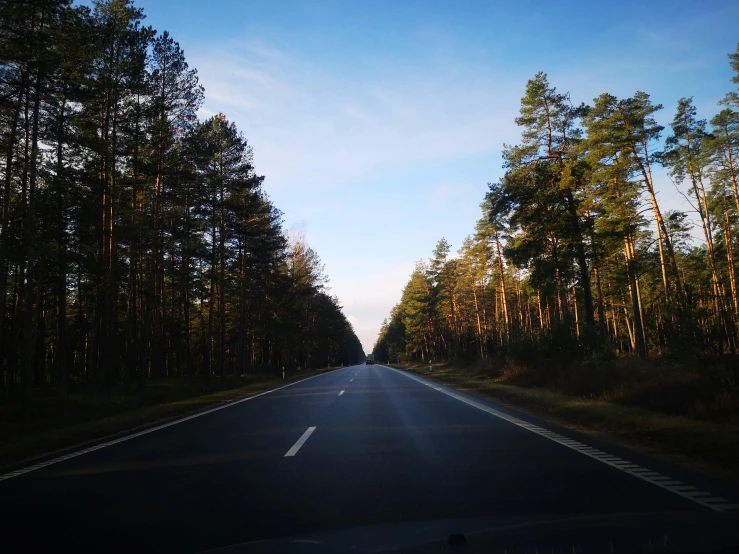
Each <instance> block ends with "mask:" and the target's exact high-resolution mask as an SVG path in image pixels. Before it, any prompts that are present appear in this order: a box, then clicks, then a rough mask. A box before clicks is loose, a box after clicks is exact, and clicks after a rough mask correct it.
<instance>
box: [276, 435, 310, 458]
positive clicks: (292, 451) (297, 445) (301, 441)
mask: <svg viewBox="0 0 739 554" xmlns="http://www.w3.org/2000/svg"><path fill="white" fill-rule="evenodd" d="M315 430H316V428H315V427H308V428H307V429H306V430H305V433H303V434H302V435H301V437H300V438H299V439H298V442H296V443H295V444H293V445H292V447H291V448H290V450H288V451H287V453H286V454H285V456H283V457H284V458H291V457H292V456H295V454H297V453H298V450H300V447H301V446H303V445H304V444H305V441H307V440H308V437H310V436H311V434H313V431H315Z"/></svg>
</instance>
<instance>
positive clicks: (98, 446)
mask: <svg viewBox="0 0 739 554" xmlns="http://www.w3.org/2000/svg"><path fill="white" fill-rule="evenodd" d="M323 375H328V374H323ZM323 375H313V376H312V377H306V378H305V379H300V380H299V381H293V382H292V383H288V384H287V385H282V386H281V387H277V388H274V389H270V390H266V391H264V392H260V393H258V394H253V395H252V396H248V397H246V398H242V399H240V400H234V401H231V402H228V403H227V404H223V405H221V406H217V407H215V408H211V409H210V410H205V411H203V412H198V413H197V414H193V415H190V416H187V417H183V418H180V419H177V420H175V421H170V422H169V423H164V424H162V425H157V426H156V427H151V428H149V429H145V430H144V431H139V432H138V433H133V434H131V435H126V436H125V437H121V438H119V439H114V440H109V441H107V442H103V443H100V444H96V445H95V446H91V447H89V448H85V449H83V450H76V451H74V452H70V453H69V454H64V455H63V456H59V457H57V458H52V459H51V460H46V461H44V462H40V463H37V464H33V465H30V466H26V467H23V468H20V469H17V470H15V471H10V472H8V473H4V474H2V475H0V481H5V480H6V479H12V478H13V477H18V476H20V475H24V474H26V473H30V472H31V471H36V470H37V469H41V468H44V467H47V466H50V465H54V464H58V463H59V462H63V461H65V460H69V459H71V458H76V457H77V456H82V455H83V454H88V453H89V452H95V451H96V450H100V449H102V448H107V447H108V446H113V445H114V444H118V443H120V442H125V441H127V440H131V439H135V438H136V437H141V436H143V435H148V434H149V433H153V432H155V431H159V430H160V429H166V428H167V427H172V426H173V425H177V424H178V423H182V422H184V421H189V420H191V419H195V418H197V417H202V416H204V415H208V414H212V413H213V412H217V411H218V410H223V409H225V408H230V407H231V406H236V404H241V403H242V402H248V401H249V400H253V399H255V398H259V397H260V396H264V395H265V394H270V393H273V392H276V391H278V390H282V389H284V388H287V387H292V386H293V385H297V384H298V383H303V382H305V381H308V380H310V379H315V378H316V377H323Z"/></svg>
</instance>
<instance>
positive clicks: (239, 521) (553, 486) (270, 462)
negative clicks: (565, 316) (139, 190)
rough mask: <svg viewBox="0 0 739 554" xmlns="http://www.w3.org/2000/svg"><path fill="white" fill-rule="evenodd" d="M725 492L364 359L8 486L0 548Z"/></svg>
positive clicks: (719, 499)
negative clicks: (360, 363) (368, 363)
mask: <svg viewBox="0 0 739 554" xmlns="http://www.w3.org/2000/svg"><path fill="white" fill-rule="evenodd" d="M52 462H53V460H52ZM720 495H723V496H720ZM728 496H729V495H728V494H726V492H725V491H717V490H716V486H715V484H713V483H708V482H705V481H700V478H699V477H697V476H693V475H688V476H685V475H684V474H680V472H679V470H677V469H675V468H670V467H665V466H664V464H659V463H657V462H655V461H653V460H649V459H646V458H644V457H642V456H639V455H637V454H634V453H630V452H624V451H621V450H618V449H616V448H615V447H612V446H609V445H607V444H606V445H604V444H596V443H595V442H594V440H593V439H592V438H587V437H586V438H583V437H582V436H580V435H576V434H574V433H573V432H569V431H566V430H562V429H559V428H555V427H553V426H552V425H548V424H544V423H541V422H536V421H535V420H533V419H531V418H529V417H526V416H523V415H521V414H516V413H514V412H512V411H510V410H506V409H504V408H501V407H499V406H495V405H493V404H491V403H488V402H485V401H481V400H475V399H472V397H468V396H466V395H464V394H461V393H455V392H453V391H451V390H450V389H447V388H445V387H442V386H439V385H437V384H435V383H431V382H428V381H425V380H423V379H421V378H418V377H415V376H411V375H409V374H406V373H404V372H400V371H397V370H394V369H391V368H387V367H383V366H379V365H373V366H364V365H362V366H355V367H349V368H345V369H341V370H337V371H333V372H330V373H327V374H324V375H321V376H317V377H313V378H310V379H307V380H304V381H301V382H298V383H295V384H292V385H288V386H286V387H283V388H280V389H279V390H275V391H273V392H269V393H267V394H262V395H259V396H258V397H255V398H252V399H250V400H247V401H242V402H239V403H234V404H233V405H230V406H228V407H224V408H222V409H218V410H216V411H212V412H210V413H206V414H204V415H201V416H199V417H194V418H191V419H187V420H186V421H181V422H179V423H176V424H173V425H169V426H167V427H165V428H162V429H159V430H155V431H152V432H149V433H145V434H141V435H140V436H136V437H134V438H131V439H129V440H123V441H120V442H117V443H115V444H111V445H108V446H105V447H104V448H100V449H98V450H95V451H92V452H88V453H85V454H83V455H79V456H76V457H72V458H69V459H66V460H63V461H58V462H53V463H50V464H49V465H45V466H44V467H41V468H39V469H36V470H33V471H30V472H27V473H19V474H16V475H14V476H12V477H11V478H5V479H4V480H2V481H0V522H2V523H0V527H2V528H3V529H4V531H3V537H4V538H3V543H4V544H6V545H7V544H8V541H10V543H11V544H13V543H15V544H21V542H20V541H22V544H23V545H24V548H23V550H24V551H27V552H30V551H40V550H41V549H42V548H47V547H49V548H54V550H58V549H59V548H62V549H63V551H72V548H76V549H77V550H78V551H97V552H104V551H105V552H114V551H116V552H117V551H121V552H149V551H151V552H196V551H200V550H206V549H210V548H216V547H221V546H226V545H230V544H235V543H241V542H245V541H255V540H259V539H270V538H276V537H285V536H293V535H300V534H304V533H308V532H314V531H323V530H330V529H343V528H354V527H357V526H365V525H374V524H386V523H397V522H408V521H421V522H428V521H437V520H451V519H459V518H475V517H481V516H486V517H487V516H504V517H511V516H515V517H528V516H542V515H576V514H584V515H589V514H601V513H602V514H612V513H621V512H646V511H672V510H678V511H682V510H685V511H691V510H692V511H699V512H700V511H703V512H705V511H711V510H713V511H723V510H727V511H728V510H732V509H734V508H736V507H737V506H736V505H735V504H732V502H734V501H736V500H737V499H736V498H728Z"/></svg>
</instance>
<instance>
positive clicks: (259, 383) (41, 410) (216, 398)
mask: <svg viewBox="0 0 739 554" xmlns="http://www.w3.org/2000/svg"><path fill="white" fill-rule="evenodd" d="M331 369H336V368H331ZM329 370H330V369H323V370H316V371H300V372H296V373H292V374H289V375H288V376H287V377H286V378H285V380H282V379H281V378H276V377H275V376H274V375H272V374H262V375H245V376H241V377H237V376H229V377H225V378H220V377H212V378H210V379H203V378H200V379H192V378H170V379H160V380H155V381H152V382H148V383H146V385H145V387H144V390H143V391H138V390H136V389H130V390H121V391H118V392H116V393H113V394H101V393H90V392H88V393H82V394H70V395H67V396H66V397H56V396H40V395H37V396H35V397H34V402H33V414H32V418H31V420H30V421H25V422H24V421H21V420H20V418H19V413H20V410H19V404H18V401H17V399H11V400H10V401H4V402H2V403H0V421H2V422H3V424H2V425H0V467H1V466H4V465H8V464H11V463H14V462H18V461H21V460H25V459H28V458H32V457H34V456H39V455H42V454H47V453H50V452H53V451H56V450H60V449H66V448H69V447H72V446H75V445H78V444H81V443H84V442H87V441H92V440H96V439H101V438H104V437H108V436H111V435H116V434H120V433H125V432H127V431H131V430H133V429H136V428H138V427H142V426H145V425H150V424H153V423H155V422H162V421H166V420H168V419H172V418H175V417H177V416H182V415H185V414H187V413H191V412H195V411H197V410H201V409H205V408H208V407H211V406H215V405H218V404H222V403H225V402H230V401H232V400H235V399H238V398H243V397H245V396H249V395H252V394H255V393H257V392H261V391H264V390H267V389H271V388H274V387H278V386H281V385H283V384H285V383H289V382H291V381H296V380H299V379H304V378H306V377H311V376H313V375H319V374H321V373H325V372H326V371H329Z"/></svg>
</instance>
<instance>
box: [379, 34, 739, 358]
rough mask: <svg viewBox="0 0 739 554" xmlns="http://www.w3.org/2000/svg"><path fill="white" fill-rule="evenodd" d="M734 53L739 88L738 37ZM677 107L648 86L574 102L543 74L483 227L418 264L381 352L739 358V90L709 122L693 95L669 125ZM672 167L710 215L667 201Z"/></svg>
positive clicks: (695, 204) (525, 105)
mask: <svg viewBox="0 0 739 554" xmlns="http://www.w3.org/2000/svg"><path fill="white" fill-rule="evenodd" d="M729 60H730V64H731V67H732V69H733V70H734V71H735V72H736V75H735V76H734V77H733V79H732V80H733V82H734V83H736V84H739V47H738V49H737V52H736V53H734V54H730V55H729ZM662 109H663V107H662V106H661V105H659V104H655V103H654V102H653V101H652V99H651V98H650V96H649V95H648V94H646V93H644V92H637V93H635V94H634V95H633V96H632V97H629V98H617V97H616V96H613V95H611V94H607V93H604V94H602V95H600V96H598V97H597V98H595V99H594V100H593V102H592V104H590V105H587V104H580V105H575V104H573V102H572V100H571V97H570V95H569V94H568V93H562V92H559V91H558V90H557V89H556V88H555V87H554V86H552V85H551V84H550V82H549V80H548V78H547V75H546V74H544V73H538V74H537V75H536V76H535V77H534V78H533V79H531V80H529V81H528V83H527V85H526V92H525V95H524V97H523V98H522V99H521V106H520V112H519V115H518V117H517V118H516V119H515V121H516V124H517V125H518V127H519V128H520V130H521V137H520V141H519V142H518V144H514V145H504V148H503V167H504V169H505V173H504V176H503V177H502V178H501V179H500V180H499V181H498V182H495V183H489V184H488V187H489V190H488V192H487V194H486V195H485V199H484V202H483V203H482V205H481V207H482V217H481V218H480V220H479V221H478V222H477V225H476V227H475V232H474V234H473V235H471V236H468V237H467V238H466V239H465V241H464V243H463V245H462V247H461V249H460V250H459V252H458V254H457V256H450V252H451V248H450V246H449V244H448V243H447V241H446V240H444V239H442V240H441V241H439V243H438V244H437V246H436V249H435V250H434V252H433V254H432V256H431V258H430V259H429V260H428V261H423V262H419V263H418V264H417V266H416V268H415V271H414V272H413V274H412V275H411V277H410V280H409V281H408V283H407V284H406V286H405V289H404V290H403V294H402V298H401V300H400V302H399V303H398V305H396V306H395V307H394V308H393V310H392V312H391V314H390V317H389V319H386V320H385V322H384V324H383V326H382V329H381V332H380V335H379V337H378V340H377V342H376V344H375V347H374V351H375V355H376V356H377V357H378V359H382V360H390V361H403V360H406V361H407V360H415V361H423V362H428V361H430V360H440V359H441V360H444V359H455V358H457V359H459V358H461V359H467V360H473V359H488V358H491V357H492V356H494V355H499V354H503V355H522V356H543V357H547V356H553V355H559V354H563V353H564V355H566V356H567V355H569V356H574V357H577V356H580V357H582V356H588V355H609V354H610V355H615V354H622V355H632V356H638V357H640V358H647V357H650V356H669V355H673V356H674V355H679V356H683V355H692V356H714V357H722V356H727V358H726V359H730V358H728V356H730V355H733V354H736V352H737V348H739V346H738V343H739V291H738V290H737V266H736V254H737V246H738V245H737V237H738V235H739V229H737V226H738V225H739V186H738V184H737V175H739V89H737V90H735V91H733V92H729V93H728V94H726V96H725V97H724V98H723V99H722V100H721V101H720V102H719V107H718V109H717V112H716V113H714V114H712V117H711V119H710V121H707V120H705V119H701V118H700V116H699V114H698V113H697V110H696V107H695V105H694V104H693V100H692V98H682V99H680V100H679V101H678V103H677V106H676V107H675V112H674V117H673V119H672V122H671V123H670V124H669V128H667V129H665V128H664V127H663V126H661V125H659V124H658V123H657V121H656V114H657V112H659V111H660V110H662ZM658 168H663V169H662V170H663V171H665V172H666V173H667V175H668V176H669V179H670V180H671V181H672V182H673V183H674V185H675V187H676V188H677V190H678V191H679V193H680V194H681V195H682V196H683V197H684V198H685V200H686V201H687V202H688V203H689V205H690V207H691V209H692V211H693V212H694V216H695V217H691V216H690V215H689V214H688V213H686V212H683V211H674V210H672V211H671V210H664V209H663V208H662V206H661V205H660V201H659V198H658V195H657V192H656V190H655V184H654V172H655V171H656V170H657V169H658ZM694 221H696V222H697V223H694ZM694 225H697V227H698V228H699V229H698V230H699V234H700V236H701V237H702V240H700V241H698V242H699V244H694V242H695V241H693V240H692V236H693V231H694V227H693V226H694Z"/></svg>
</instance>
